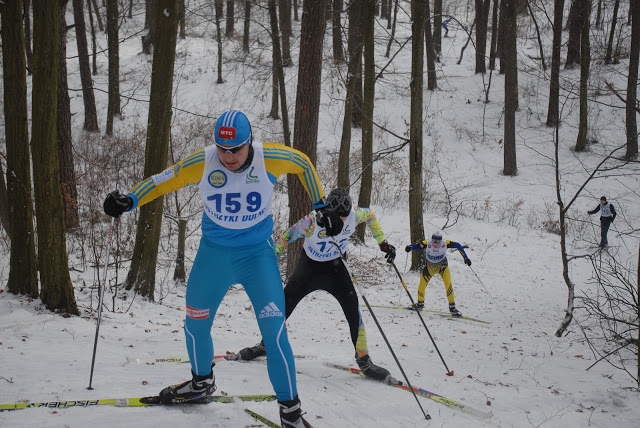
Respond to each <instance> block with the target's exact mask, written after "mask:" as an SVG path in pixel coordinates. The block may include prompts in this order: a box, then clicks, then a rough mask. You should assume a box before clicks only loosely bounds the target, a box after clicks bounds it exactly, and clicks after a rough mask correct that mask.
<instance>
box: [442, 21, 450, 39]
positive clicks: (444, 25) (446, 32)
mask: <svg viewBox="0 0 640 428" xmlns="http://www.w3.org/2000/svg"><path fill="white" fill-rule="evenodd" d="M449 22H451V20H450V19H445V20H444V21H442V28H444V37H449Z"/></svg>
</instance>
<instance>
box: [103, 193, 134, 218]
mask: <svg viewBox="0 0 640 428" xmlns="http://www.w3.org/2000/svg"><path fill="white" fill-rule="evenodd" d="M132 206H133V199H131V197H130V196H127V195H123V194H121V193H120V192H119V191H117V190H114V191H113V192H111V193H109V194H108V195H107V198H106V199H105V200H104V204H103V205H102V207H103V208H104V212H105V214H107V215H109V216H111V217H120V216H121V215H122V213H124V212H125V211H129V210H130V209H131V207H132Z"/></svg>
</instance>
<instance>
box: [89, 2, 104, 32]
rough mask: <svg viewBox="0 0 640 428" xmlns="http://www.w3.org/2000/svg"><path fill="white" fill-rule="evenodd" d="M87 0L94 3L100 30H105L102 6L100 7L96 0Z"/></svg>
mask: <svg viewBox="0 0 640 428" xmlns="http://www.w3.org/2000/svg"><path fill="white" fill-rule="evenodd" d="M87 1H89V2H91V3H93V11H94V12H95V14H96V20H97V21H98V29H99V30H100V31H104V25H103V24H102V17H101V16H100V8H99V7H98V3H96V0H87ZM107 1H108V0H107ZM103 5H104V1H103ZM89 10H91V9H89Z"/></svg>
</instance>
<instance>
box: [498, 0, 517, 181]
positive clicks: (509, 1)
mask: <svg viewBox="0 0 640 428" xmlns="http://www.w3.org/2000/svg"><path fill="white" fill-rule="evenodd" d="M515 1H516V0H505V1H504V3H503V4H504V11H503V13H504V16H505V19H504V26H503V27H502V31H501V32H500V34H501V35H502V37H503V41H504V46H503V47H504V50H503V57H504V58H500V62H501V63H503V62H504V65H505V72H504V100H505V101H504V143H503V146H504V170H503V173H504V175H516V174H517V173H518V163H517V160H516V110H517V108H518V57H517V51H516V5H515Z"/></svg>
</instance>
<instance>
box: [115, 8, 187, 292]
mask: <svg viewBox="0 0 640 428" xmlns="http://www.w3.org/2000/svg"><path fill="white" fill-rule="evenodd" d="M154 21H155V25H156V29H157V30H158V31H156V41H155V48H154V52H153V64H152V73H151V92H150V97H149V118H148V121H147V123H148V125H147V130H148V132H147V142H146V148H145V165H144V176H145V177H150V176H152V175H153V174H157V173H159V172H161V171H162V170H164V169H165V168H166V167H167V158H168V148H169V138H170V135H171V112H172V110H171V95H172V91H173V71H174V64H175V56H176V40H177V38H178V0H157V4H156V16H155V20H154ZM160 29H162V31H159V30H160ZM163 202H164V198H163V197H160V198H157V199H156V200H154V201H152V202H150V203H148V204H146V205H144V206H142V208H141V209H140V219H139V221H138V229H137V232H136V243H135V246H134V250H133V256H132V257H131V268H130V270H129V272H128V274H127V279H126V288H127V289H131V287H132V286H134V285H135V290H136V293H137V294H141V295H143V296H145V297H147V298H148V299H149V300H152V301H153V300H154V292H155V278H156V262H157V259H158V244H159V242H160V227H161V225H162V207H163Z"/></svg>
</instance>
